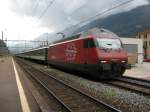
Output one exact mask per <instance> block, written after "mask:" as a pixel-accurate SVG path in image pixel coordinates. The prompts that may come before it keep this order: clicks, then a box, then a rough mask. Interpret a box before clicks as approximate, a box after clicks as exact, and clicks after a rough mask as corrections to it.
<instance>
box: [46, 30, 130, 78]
mask: <svg viewBox="0 0 150 112" xmlns="http://www.w3.org/2000/svg"><path fill="white" fill-rule="evenodd" d="M47 61H48V63H49V64H51V65H55V66H58V67H61V68H64V69H70V70H77V71H81V72H84V73H88V74H90V75H92V76H94V77H98V78H112V77H120V76H122V75H123V73H124V71H125V69H126V64H127V52H126V51H125V50H124V49H123V46H122V43H121V41H120V39H119V37H118V36H117V35H115V34H114V33H112V32H110V31H108V30H106V29H99V28H93V29H90V30H88V31H84V32H82V33H80V34H77V35H74V36H72V37H70V38H67V39H66V38H65V39H63V40H60V41H58V42H55V43H53V44H51V45H50V46H49V48H48V57H47Z"/></svg>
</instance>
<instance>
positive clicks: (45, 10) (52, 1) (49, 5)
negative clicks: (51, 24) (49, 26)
mask: <svg viewBox="0 0 150 112" xmlns="http://www.w3.org/2000/svg"><path fill="white" fill-rule="evenodd" d="M54 1H55V0H51V1H50V2H49V4H48V5H47V7H46V8H45V9H44V11H43V12H42V13H41V14H40V16H39V19H40V18H42V17H43V16H44V14H45V13H46V12H47V10H48V9H49V8H50V7H51V6H52V4H53V3H54Z"/></svg>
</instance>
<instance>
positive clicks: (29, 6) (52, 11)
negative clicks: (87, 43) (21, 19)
mask: <svg viewBox="0 0 150 112" xmlns="http://www.w3.org/2000/svg"><path fill="white" fill-rule="evenodd" d="M51 1H52V0H13V5H12V9H13V11H14V12H16V14H17V15H18V16H33V17H35V18H39V17H40V15H41V14H42V12H43V11H44V10H45V8H46V7H47V6H48V4H49V2H51ZM148 1H149V0H134V1H133V2H130V3H129V4H127V5H124V6H122V7H119V8H117V9H115V10H114V11H111V12H109V13H108V14H115V13H118V12H122V11H128V10H130V9H133V8H135V7H137V6H140V5H145V4H148ZM122 2H124V1H123V0H103V1H102V0H55V1H54V2H53V4H52V5H51V7H49V9H48V10H47V11H46V13H45V14H44V15H43V16H42V17H41V18H39V19H40V21H41V23H42V24H41V26H46V27H49V28H52V29H54V31H59V30H62V29H64V28H66V27H68V26H71V25H72V24H76V23H78V22H79V21H82V20H84V19H86V18H89V17H91V16H94V15H95V14H97V13H99V12H103V11H105V10H107V9H109V8H111V7H113V6H115V5H117V4H120V3H122ZM108 14H105V15H103V16H106V15H108ZM103 16H101V17H103Z"/></svg>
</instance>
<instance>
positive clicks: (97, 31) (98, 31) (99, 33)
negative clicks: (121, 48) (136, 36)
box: [52, 28, 119, 44]
mask: <svg viewBox="0 0 150 112" xmlns="http://www.w3.org/2000/svg"><path fill="white" fill-rule="evenodd" d="M89 35H94V36H95V37H97V38H119V36H117V35H116V34H115V33H113V32H111V31H109V30H106V29H104V28H92V29H89V30H87V31H82V32H80V33H77V34H74V35H72V36H70V37H67V38H63V39H61V40H58V41H55V42H53V43H52V44H57V43H61V42H65V41H71V40H74V39H78V38H85V37H87V36H89Z"/></svg>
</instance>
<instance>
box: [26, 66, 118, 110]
mask: <svg viewBox="0 0 150 112" xmlns="http://www.w3.org/2000/svg"><path fill="white" fill-rule="evenodd" d="M29 66H30V67H31V65H29ZM24 69H25V68H24ZM33 69H34V70H36V71H38V72H39V73H41V74H43V75H47V76H49V77H51V78H52V79H54V80H56V81H57V82H59V83H61V84H63V85H65V86H67V87H69V88H71V89H73V90H75V91H76V92H78V93H80V94H82V95H84V96H86V97H88V98H90V99H92V100H93V101H95V102H96V103H99V104H101V105H103V106H104V107H107V108H108V109H109V110H111V111H115V112H121V111H120V110H118V109H116V108H114V107H112V106H110V105H108V104H106V103H105V102H103V101H101V100H98V99H96V98H94V97H92V96H91V95H88V94H87V93H84V92H82V91H81V90H79V89H77V88H74V87H72V86H71V85H67V84H66V83H64V82H63V81H61V80H58V79H56V78H55V77H53V76H51V75H50V74H48V73H46V72H44V71H42V70H39V69H37V68H35V67H33V66H32V70H33ZM26 71H27V72H28V73H29V74H32V75H31V76H32V77H33V78H34V79H36V80H37V81H38V82H39V83H40V84H41V85H42V86H43V87H44V88H45V89H46V90H47V91H48V92H50V93H51V94H52V95H53V96H54V97H55V98H56V99H57V100H58V101H59V102H60V103H62V104H63V105H64V106H65V107H66V108H67V109H68V110H69V111H70V112H72V109H70V108H69V107H68V106H67V105H65V104H64V103H63V102H62V101H61V100H60V99H59V98H58V97H57V96H56V95H55V94H54V93H53V92H52V91H50V90H49V89H48V88H47V87H46V86H45V84H43V82H42V81H40V80H39V79H38V78H37V77H35V76H34V75H33V73H32V72H29V71H28V70H26Z"/></svg>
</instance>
